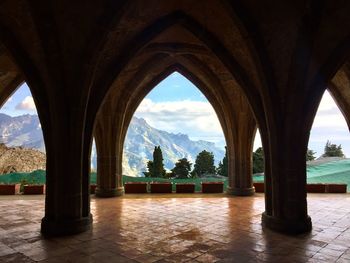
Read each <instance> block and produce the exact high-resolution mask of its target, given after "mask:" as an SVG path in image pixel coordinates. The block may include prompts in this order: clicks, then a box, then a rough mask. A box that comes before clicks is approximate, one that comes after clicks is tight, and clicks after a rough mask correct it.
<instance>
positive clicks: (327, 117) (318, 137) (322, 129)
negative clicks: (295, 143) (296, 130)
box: [307, 89, 350, 185]
mask: <svg viewBox="0 0 350 263" xmlns="http://www.w3.org/2000/svg"><path fill="white" fill-rule="evenodd" d="M345 114H346V112H345V111H344V106H342V105H341V104H340V101H338V100H337V97H336V94H334V89H328V90H326V91H325V92H324V94H323V97H322V99H321V102H320V104H319V107H318V110H317V113H316V115H315V118H314V122H313V125H312V128H311V131H310V138H309V144H308V154H307V161H308V162H307V182H308V183H309V184H347V185H350V180H349V179H348V176H347V174H348V172H349V169H348V168H346V167H347V166H349V165H350V161H349V159H347V158H349V156H350V148H349V141H350V134H349V127H348V124H347V121H346V115H345ZM311 159H314V160H311Z"/></svg>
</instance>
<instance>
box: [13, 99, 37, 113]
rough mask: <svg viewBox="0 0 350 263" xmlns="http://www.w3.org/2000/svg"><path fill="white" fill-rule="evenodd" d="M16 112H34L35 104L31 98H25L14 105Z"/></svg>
mask: <svg viewBox="0 0 350 263" xmlns="http://www.w3.org/2000/svg"><path fill="white" fill-rule="evenodd" d="M16 110H24V111H35V110H36V107H35V103H34V100H33V97H31V96H27V97H25V98H24V100H23V101H22V102H20V103H18V104H17V105H16Z"/></svg>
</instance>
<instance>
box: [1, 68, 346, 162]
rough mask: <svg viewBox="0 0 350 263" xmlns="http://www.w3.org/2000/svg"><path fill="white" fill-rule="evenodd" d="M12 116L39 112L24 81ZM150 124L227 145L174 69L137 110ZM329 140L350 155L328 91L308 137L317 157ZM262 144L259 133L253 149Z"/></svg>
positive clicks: (202, 102) (10, 105)
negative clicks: (340, 146) (339, 145)
mask: <svg viewBox="0 0 350 263" xmlns="http://www.w3.org/2000/svg"><path fill="white" fill-rule="evenodd" d="M0 113H5V114H7V115H10V116H18V115H22V114H36V110H35V104H34V101H33V98H32V96H31V93H30V90H29V88H28V86H27V85H26V84H23V85H22V86H21V87H19V88H18V89H17V91H16V92H15V93H14V94H12V96H11V97H10V98H9V99H8V101H7V102H6V103H5V104H4V105H3V107H2V108H1V109H0ZM135 116H137V117H139V118H144V119H145V120H146V121H147V122H148V123H149V124H150V125H151V126H153V127H155V128H157V129H160V130H165V131H168V132H172V133H183V134H187V135H188V136H189V137H190V138H191V139H192V140H206V141H211V142H215V143H216V144H217V146H219V147H224V145H225V144H226V143H225V138H224V135H223V132H222V129H221V126H220V123H219V120H218V118H217V116H216V114H215V111H214V109H213V107H212V106H211V105H210V103H209V102H208V100H207V99H206V98H205V96H204V95H203V94H202V93H201V92H200V91H199V90H198V89H197V88H196V86H194V85H193V84H192V83H191V82H190V81H189V80H188V79H186V78H185V77H184V76H182V75H181V74H180V73H177V72H174V73H173V74H171V75H169V77H167V78H166V79H164V80H163V81H162V82H160V83H159V84H158V85H157V86H155V88H154V89H153V90H152V91H151V92H150V93H149V94H148V95H147V96H146V97H145V99H144V100H143V101H142V102H141V104H140V105H139V107H138V109H137V110H136V112H135ZM327 140H330V141H331V142H332V143H335V144H341V145H342V148H343V151H344V154H345V155H346V156H347V157H350V134H349V130H348V127H347V124H346V122H345V119H344V117H343V115H342V113H341V112H340V110H339V109H338V107H337V105H336V104H335V102H334V100H333V98H332V97H331V95H330V94H329V93H328V92H327V91H326V92H325V94H324V96H323V98H322V101H321V103H320V106H319V109H318V112H317V114H316V117H315V120H314V123H313V126H312V129H311V132H310V140H309V148H310V149H312V150H313V151H315V152H316V154H315V155H316V156H317V157H318V156H320V155H322V153H323V149H324V146H325V144H326V142H327ZM260 146H261V140H260V136H259V134H258V133H257V136H256V138H255V143H254V149H256V148H257V147H260Z"/></svg>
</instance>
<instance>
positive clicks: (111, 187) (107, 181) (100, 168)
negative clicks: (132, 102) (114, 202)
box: [94, 100, 124, 197]
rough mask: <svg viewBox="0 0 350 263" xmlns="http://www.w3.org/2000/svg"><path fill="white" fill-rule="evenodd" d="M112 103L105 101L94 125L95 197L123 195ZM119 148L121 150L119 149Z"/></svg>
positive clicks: (119, 150)
mask: <svg viewBox="0 0 350 263" xmlns="http://www.w3.org/2000/svg"><path fill="white" fill-rule="evenodd" d="M112 105H113V103H112V102H111V101H109V100H107V101H106V102H105V103H104V105H103V106H102V108H101V109H100V111H99V114H98V116H97V120H96V125H95V131H94V135H95V142H96V150H97V187H96V196H98V197H113V196H120V195H123V194H124V187H123V182H122V154H123V149H122V145H119V144H118V143H117V142H118V141H119V140H118V134H120V133H121V132H116V131H117V130H118V128H120V125H118V120H119V119H118V118H117V115H116V114H114V113H113V112H112V110H111V107H112ZM120 148H121V149H120Z"/></svg>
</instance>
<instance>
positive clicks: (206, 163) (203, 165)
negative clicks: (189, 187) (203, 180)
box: [192, 150, 216, 177]
mask: <svg viewBox="0 0 350 263" xmlns="http://www.w3.org/2000/svg"><path fill="white" fill-rule="evenodd" d="M215 170H216V169H215V165H214V154H213V153H211V152H207V151H206V150H204V151H201V152H200V153H199V154H198V155H197V157H196V162H195V164H194V169H193V171H192V173H193V174H192V176H195V175H197V176H198V177H201V176H202V175H204V174H215Z"/></svg>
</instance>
